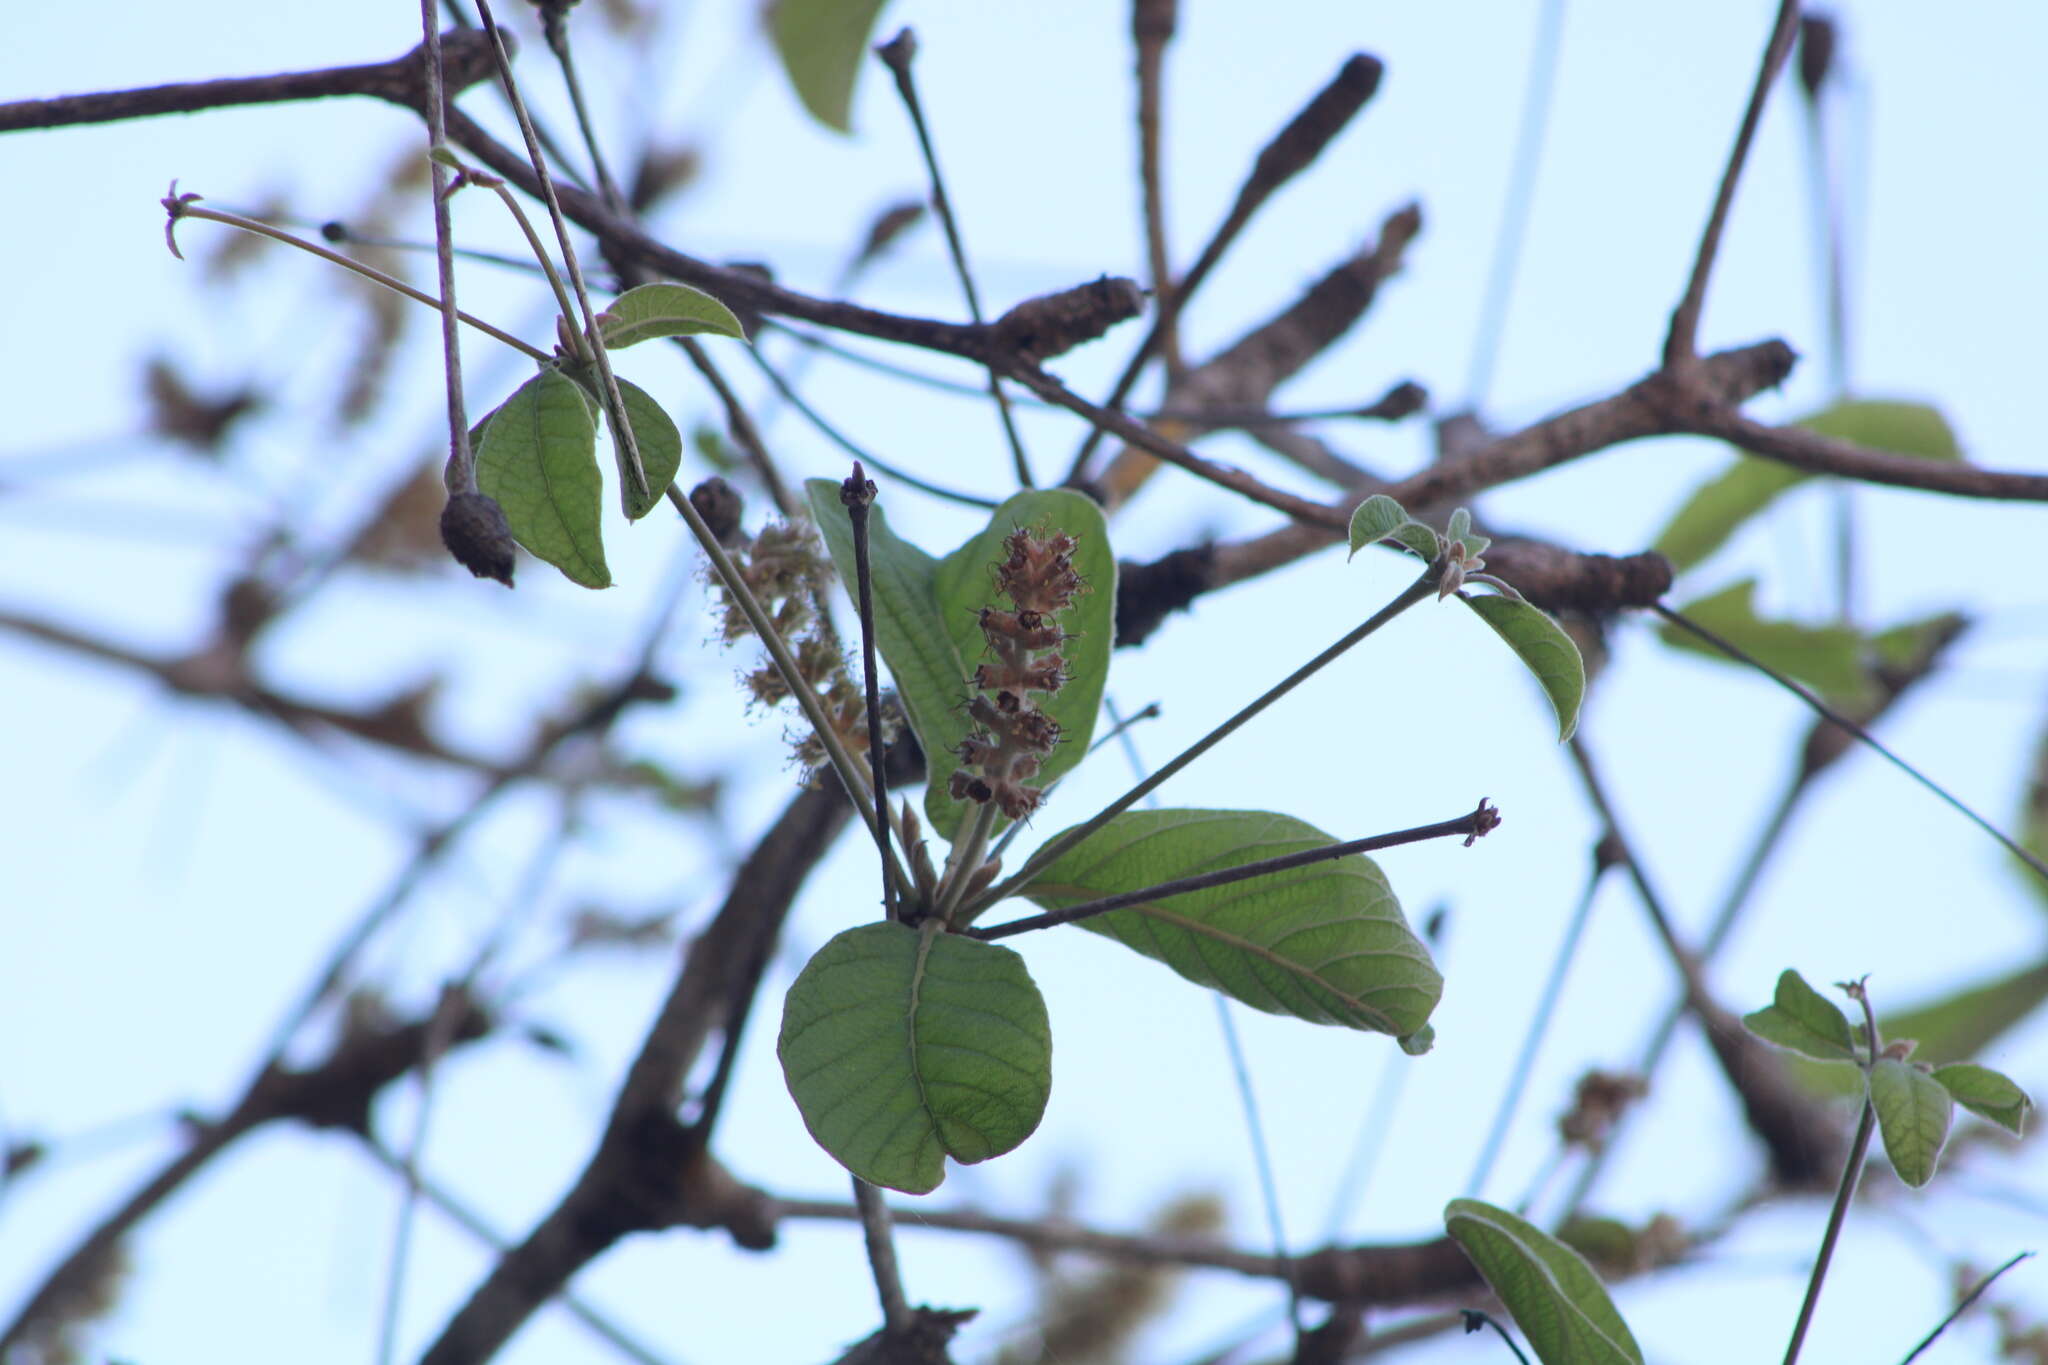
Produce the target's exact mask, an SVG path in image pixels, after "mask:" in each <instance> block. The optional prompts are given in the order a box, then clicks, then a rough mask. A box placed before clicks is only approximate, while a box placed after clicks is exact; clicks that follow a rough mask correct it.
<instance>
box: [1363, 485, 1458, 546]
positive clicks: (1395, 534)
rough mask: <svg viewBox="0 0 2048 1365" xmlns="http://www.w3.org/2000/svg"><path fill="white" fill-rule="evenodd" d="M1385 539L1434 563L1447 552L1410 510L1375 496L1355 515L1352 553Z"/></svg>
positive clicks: (1385, 498)
mask: <svg viewBox="0 0 2048 1365" xmlns="http://www.w3.org/2000/svg"><path fill="white" fill-rule="evenodd" d="M1468 515H1469V514H1468ZM1382 540H1392V541H1396V542H1398V543H1399V544H1400V545H1402V546H1403V547H1404V548H1406V549H1407V550H1409V551H1410V552H1411V553H1413V554H1417V555H1420V556H1421V557H1422V558H1423V559H1424V560H1425V561H1428V562H1430V563H1434V562H1435V561H1436V557H1437V555H1439V554H1441V553H1442V552H1443V546H1442V544H1441V543H1440V542H1439V541H1438V540H1437V537H1436V532H1435V531H1432V530H1430V529H1429V527H1427V526H1424V525H1423V524H1422V523H1421V522H1419V521H1416V520H1414V519H1413V518H1411V517H1410V516H1409V515H1408V512H1407V509H1406V508H1404V507H1402V506H1401V504H1400V503H1398V502H1395V501H1394V500H1393V499H1392V498H1390V497H1388V496H1387V495H1386V494H1385V493H1375V494H1373V495H1372V496H1371V497H1369V498H1367V499H1366V500H1365V501H1364V502H1361V503H1360V504H1358V507H1357V508H1356V509H1355V510H1354V511H1353V512H1352V513H1351V554H1353V555H1355V554H1357V553H1358V552H1359V551H1360V550H1362V549H1364V548H1365V547H1366V546H1368V545H1374V544H1377V543H1379V542H1380V541H1382ZM1346 557H1347V558H1349V556H1346Z"/></svg>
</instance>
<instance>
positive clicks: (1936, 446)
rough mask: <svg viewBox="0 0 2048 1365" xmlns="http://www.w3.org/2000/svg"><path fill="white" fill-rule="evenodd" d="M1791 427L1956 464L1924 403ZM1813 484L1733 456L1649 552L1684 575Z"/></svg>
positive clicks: (1858, 403)
mask: <svg viewBox="0 0 2048 1365" xmlns="http://www.w3.org/2000/svg"><path fill="white" fill-rule="evenodd" d="M1796 425H1799V426H1803V427H1805V428H1807V429H1808V430H1810V431H1816V432H1819V433H1820V434H1821V435H1823V436H1833V437H1835V438H1837V439H1838V440H1844V441H1854V442H1856V443H1857V444H1858V445H1866V446H1872V447H1874V448H1876V449H1879V450H1889V451H1892V452H1894V453H1895V454H1900V455H1918V456H1920V457H1921V458H1922V459H1928V460H1944V461H1950V462H1953V461H1957V460H1960V459H1962V457H1963V456H1962V449H1961V447H1960V446H1959V445H1958V444H1957V442H1956V437H1955V432H1954V431H1952V430H1950V428H1949V425H1948V420H1947V419H1946V418H1944V417H1943V416H1942V415H1941V413H1940V412H1939V411H1938V410H1937V409H1934V408H1931V407H1928V406H1927V405H1926V404H1924V403H1901V402H1896V401H1892V400H1888V399H1881V398H1852V399H1849V400H1847V401H1845V402H1842V403H1838V404H1836V405H1835V406H1834V407H1831V408H1827V409H1824V410H1823V411H1820V412H1817V413H1814V414H1813V415H1812V416H1810V417H1806V418H1803V419H1801V420H1800V421H1799V422H1798V423H1797V424H1796ZM1812 477H1813V476H1812V475H1811V474H1809V473H1807V472H1806V471H1805V470H1803V469H1794V468H1792V467H1791V466H1790V465H1782V464H1778V463H1776V462H1775V461H1772V460H1763V459H1757V458H1756V457H1754V456H1749V455H1743V456H1738V457H1737V459H1736V461H1735V463H1734V464H1732V465H1730V466H1729V467H1728V468H1727V469H1726V470H1725V471H1724V472H1722V473H1721V474H1719V475H1717V476H1716V477H1715V478H1713V479H1712V480H1710V481H1709V482H1707V483H1705V484H1703V485H1701V487H1700V488H1699V489H1698V491H1696V492H1695V493H1694V494H1693V495H1692V496H1691V497H1690V498H1688V499H1687V500H1686V502H1685V505H1684V506H1682V507H1680V508H1679V509H1678V512H1677V513H1676V514H1675V515H1674V516H1673V517H1672V518H1671V520H1670V522H1669V523H1668V524H1667V525H1666V526H1665V527H1664V530H1663V532H1662V533H1661V534H1660V535H1659V536H1658V537H1657V543H1656V547H1655V548H1656V549H1657V551H1658V552H1659V553H1660V554H1662V555H1663V556H1664V557H1665V558H1666V559H1669V560H1670V561H1671V566H1672V567H1673V568H1674V569H1686V568H1690V567H1691V566H1692V565H1694V564H1697V563H1699V562H1700V561H1701V560H1703V559H1705V558H1706V557H1707V556H1708V555H1710V554H1712V553H1713V552H1714V551H1716V550H1718V549H1720V548H1721V546H1722V545H1724V544H1725V543H1727V540H1728V538H1729V537H1730V536H1732V535H1734V534H1735V532H1736V531H1737V530H1739V529H1740V528H1741V526H1742V524H1743V523H1744V522H1746V521H1748V520H1749V519H1750V518H1751V517H1753V516H1755V515H1756V514H1757V513H1759V512H1761V511H1763V510H1764V509H1765V508H1766V507H1769V506H1770V505H1771V504H1772V503H1773V502H1775V501H1776V500H1777V498H1778V496H1779V494H1781V493H1784V492H1785V491H1786V490H1788V489H1790V488H1794V487H1796V486H1798V485H1799V484H1801V483H1804V482H1805V481H1806V480H1808V479H1810V478H1812Z"/></svg>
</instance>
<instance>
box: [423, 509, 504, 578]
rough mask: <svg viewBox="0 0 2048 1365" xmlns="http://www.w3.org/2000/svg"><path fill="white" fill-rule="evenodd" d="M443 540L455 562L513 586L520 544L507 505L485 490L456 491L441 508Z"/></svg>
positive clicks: (478, 575) (480, 575)
mask: <svg viewBox="0 0 2048 1365" xmlns="http://www.w3.org/2000/svg"><path fill="white" fill-rule="evenodd" d="M441 543H442V544H443V545H445V546H447V547H448V553H449V554H451V555H454V556H455V562H456V563H458V564H460V565H462V567H463V568H465V569H468V570H469V571H470V572H471V573H473V574H475V575H476V576H477V577H478V578H495V579H497V580H498V581H499V582H500V583H503V584H504V585H505V586H506V587H508V588H509V587H511V586H512V565H513V563H514V553H513V552H514V551H515V549H516V548H517V546H516V544H515V542H514V541H513V539H512V528H511V526H510V525H508V524H507V523H506V521H505V509H504V508H502V507H500V506H498V501H497V499H496V498H491V497H486V496H485V495H484V494H482V493H457V494H456V495H455V496H454V497H452V498H450V499H448V505H447V506H446V507H444V508H442V509H441Z"/></svg>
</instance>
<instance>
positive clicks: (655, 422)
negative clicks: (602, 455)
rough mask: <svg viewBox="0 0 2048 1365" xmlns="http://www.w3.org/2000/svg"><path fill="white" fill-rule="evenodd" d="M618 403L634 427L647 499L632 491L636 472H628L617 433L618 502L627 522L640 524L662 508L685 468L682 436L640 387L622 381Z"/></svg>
mask: <svg viewBox="0 0 2048 1365" xmlns="http://www.w3.org/2000/svg"><path fill="white" fill-rule="evenodd" d="M612 377H613V378H614V379H617V378H618V376H616V375H614V376H612ZM619 400H620V401H621V402H622V403H623V404H624V405H625V408H626V420H627V421H628V422H631V423H632V424H633V443H634V444H635V445H636V446H637V447H638V448H639V450H640V468H641V470H642V471H643V472H644V473H645V474H646V475H647V496H646V497H644V498H643V497H641V496H640V495H639V493H638V491H637V490H635V489H634V487H633V471H632V470H631V469H629V468H627V460H626V443H625V442H624V441H621V440H620V439H619V433H618V432H617V431H616V430H614V431H613V432H612V456H613V458H614V459H615V460H616V461H617V462H618V466H619V502H620V504H621V505H623V506H624V508H625V510H626V519H627V520H628V521H638V520H640V518H642V517H644V516H646V515H647V514H648V513H649V512H651V511H653V510H654V509H655V508H656V507H658V506H660V505H661V503H662V501H663V499H664V495H665V494H666V493H667V492H668V486H669V485H670V484H672V483H674V482H675V481H676V472H677V471H678V470H680V469H681V468H682V467H683V433H682V432H680V431H678V430H677V429H676V424H675V422H674V421H673V420H672V419H671V418H670V417H669V415H668V414H667V413H666V412H664V411H663V410H662V406H661V404H659V403H657V402H655V401H654V395H652V394H650V393H649V392H647V390H645V389H643V388H641V387H640V386H639V385H638V384H635V383H632V382H631V381H629V380H625V379H620V380H619ZM600 406H602V405H600Z"/></svg>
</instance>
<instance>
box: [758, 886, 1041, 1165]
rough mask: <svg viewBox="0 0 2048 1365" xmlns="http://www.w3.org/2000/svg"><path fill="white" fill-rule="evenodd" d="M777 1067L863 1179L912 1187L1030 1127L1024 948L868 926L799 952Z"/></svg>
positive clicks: (832, 1147)
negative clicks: (804, 956) (802, 957)
mask: <svg viewBox="0 0 2048 1365" xmlns="http://www.w3.org/2000/svg"><path fill="white" fill-rule="evenodd" d="M776 1054H777V1056H779V1057H780V1058H781V1060H782V1074H783V1079H784V1080H785V1081H786V1082H787V1084H788V1086H789V1093H790V1095H791V1097H792V1098H794V1099H795V1100H796V1105H797V1109H798V1110H799V1111H800V1112H801V1113H802V1114H803V1119H804V1126H805V1127H806V1128H808V1129H810V1132H811V1136H812V1137H814V1138H816V1139H817V1141H818V1145H819V1146H820V1147H823V1148H824V1149H825V1150H826V1151H827V1152H829V1153H831V1155H832V1156H833V1158H834V1159H835V1160H837V1161H838V1162H839V1163H840V1164H841V1165H843V1166H845V1167H846V1168H847V1169H848V1170H850V1171H852V1172H853V1173H854V1174H855V1175H857V1176H859V1177H860V1178H861V1179H863V1180H865V1181H868V1182H869V1183H870V1184H875V1185H884V1186H887V1187H888V1188H890V1189H892V1190H902V1191H904V1192H905V1193H906V1194H925V1193H927V1192H929V1191H931V1190H934V1189H936V1188H938V1185H939V1182H940V1181H941V1180H943V1179H945V1174H946V1172H945V1158H946V1157H949V1156H950V1157H952V1158H953V1159H954V1160H956V1161H960V1162H962V1163H967V1164H972V1163H974V1162H977V1161H985V1160H987V1159H988V1158H989V1157H992V1156H1001V1155H1002V1154H1003V1153H1004V1152H1007V1151H1009V1150H1010V1149H1011V1148H1013V1147H1015V1146H1017V1144H1019V1143H1021V1142H1022V1141H1024V1139H1025V1138H1027V1137H1029V1136H1031V1132H1032V1130H1033V1129H1035V1128H1037V1127H1038V1120H1039V1119H1040V1117H1042V1116H1043V1115H1044V1113H1045V1101H1046V1097H1047V1096H1048V1095H1049V1094H1050V1093H1051V1091H1052V1030H1051V1027H1050V1025H1049V1024H1048V1022H1047V1020H1046V1014H1045V1001H1044V999H1043V998H1042V997H1041V996H1040V995H1039V993H1038V987H1037V985H1036V984H1035V983H1033V981H1032V980H1031V974H1030V973H1029V972H1027V971H1026V970H1025V969H1024V959H1023V958H1021V957H1019V956H1018V955H1017V954H1016V953H1013V952H1011V951H1010V950H1009V949H1007V948H1004V947H1002V946H1000V945H998V944H994V943H983V942H981V941H980V940H978V939H971V938H963V937H961V936H960V935H957V934H948V933H943V932H940V931H939V926H938V924H937V922H936V921H933V922H929V923H928V924H927V925H926V926H925V927H924V928H923V929H907V928H905V927H904V926H902V925H900V924H893V923H884V924H867V925H862V926H861V927H860V928H858V929H849V930H847V931H846V932H845V933H843V934H840V935H839V936H838V937H836V938H834V939H833V940H832V941H831V942H830V943H827V944H826V945H825V946H824V947H823V948H820V949H819V950H818V952H817V954H816V956H814V957H812V958H811V960H810V962H808V963H807V964H805V966H804V969H803V971H802V972H801V973H799V974H798V976H797V979H796V982H795V984H794V985H792V986H791V987H790V988H789V997H788V999H787V1000H786V1001H785V1002H784V1003H783V1007H782V1036H781V1039H780V1041H779V1042H778V1043H777V1044H776Z"/></svg>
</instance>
